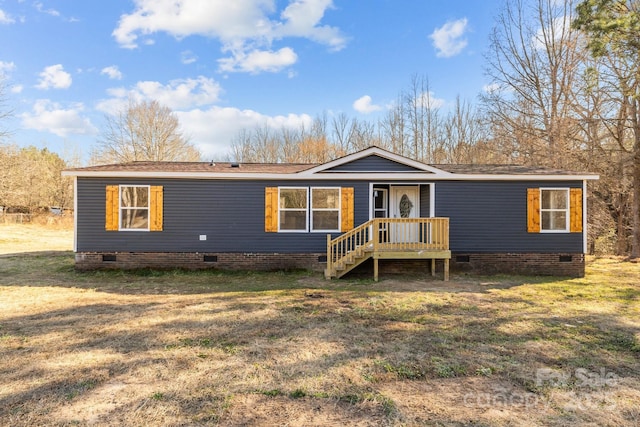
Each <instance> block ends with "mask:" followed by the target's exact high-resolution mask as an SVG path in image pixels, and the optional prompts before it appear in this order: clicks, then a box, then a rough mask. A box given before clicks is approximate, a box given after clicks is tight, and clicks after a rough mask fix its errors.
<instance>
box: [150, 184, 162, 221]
mask: <svg viewBox="0 0 640 427" xmlns="http://www.w3.org/2000/svg"><path fill="white" fill-rule="evenodd" d="M162 190H163V188H162V186H161V185H152V186H151V200H150V202H149V231H162V222H163V221H162V215H163V194H162Z"/></svg>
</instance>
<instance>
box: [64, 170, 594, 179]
mask: <svg viewBox="0 0 640 427" xmlns="http://www.w3.org/2000/svg"><path fill="white" fill-rule="evenodd" d="M305 172H306V171H303V172H297V173H211V172H135V171H63V172H62V176H75V177H79V178H147V179H154V178H172V179H217V180H255V181H263V180H280V181H289V180H300V179H307V180H321V181H345V180H367V181H377V180H381V181H384V180H387V181H388V180H401V181H402V180H404V181H584V180H596V179H600V176H599V175H590V174H584V175H519V174H497V175H492V174H486V175H484V174H453V173H446V174H445V173H444V172H443V173H442V174H439V173H430V172H429V173H421V172H391V173H388V172H377V173H362V172H357V173H352V172H340V173H337V172H336V173H330V174H312V175H307V174H306V173H305Z"/></svg>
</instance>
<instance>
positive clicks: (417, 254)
mask: <svg viewBox="0 0 640 427" xmlns="http://www.w3.org/2000/svg"><path fill="white" fill-rule="evenodd" d="M389 231H391V232H392V233H393V234H392V236H393V241H390V239H389V234H388V233H389ZM370 258H373V277H374V280H376V281H377V280H378V261H379V260H380V259H430V260H431V274H432V275H435V261H436V259H441V260H443V262H444V280H445V281H447V280H449V259H450V258H451V251H450V250H449V219H448V218H402V219H399V218H375V219H371V220H369V221H367V222H365V223H364V224H361V225H359V226H358V227H356V228H354V229H352V230H350V231H348V232H346V233H344V234H342V235H340V236H338V237H336V238H335V239H331V235H330V234H329V235H327V268H325V270H324V276H325V278H327V279H332V278H340V277H342V276H344V275H345V274H347V273H349V272H350V271H352V270H353V269H354V268H356V267H357V266H359V265H360V264H362V263H363V262H365V261H366V260H368V259H370Z"/></svg>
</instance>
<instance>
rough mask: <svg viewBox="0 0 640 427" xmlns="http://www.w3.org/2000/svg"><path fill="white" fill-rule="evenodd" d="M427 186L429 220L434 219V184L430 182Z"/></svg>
mask: <svg viewBox="0 0 640 427" xmlns="http://www.w3.org/2000/svg"><path fill="white" fill-rule="evenodd" d="M428 185H429V218H435V217H436V183H435V182H431V183H429V184H428Z"/></svg>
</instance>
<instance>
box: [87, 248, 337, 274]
mask: <svg viewBox="0 0 640 427" xmlns="http://www.w3.org/2000/svg"><path fill="white" fill-rule="evenodd" d="M324 260H326V254H279V253H196V252H99V253H98V252H78V253H77V254H76V268H77V269H78V270H97V269H122V270H131V269H136V268H153V269H171V268H185V269H188V270H202V269H209V268H216V269H220V270H258V271H269V270H293V269H305V270H314V271H323V269H324V267H325V266H326V262H322V261H324Z"/></svg>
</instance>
